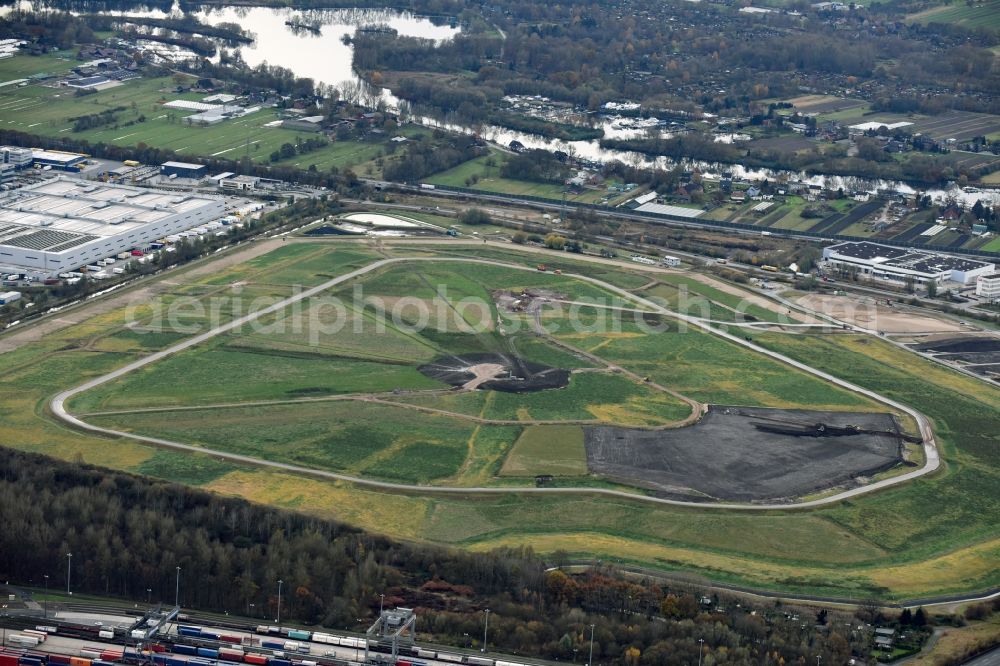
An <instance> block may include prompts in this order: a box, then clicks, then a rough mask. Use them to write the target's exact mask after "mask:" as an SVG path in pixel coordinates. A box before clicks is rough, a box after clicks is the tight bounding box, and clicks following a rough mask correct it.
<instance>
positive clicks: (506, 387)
mask: <svg viewBox="0 0 1000 666" xmlns="http://www.w3.org/2000/svg"><path fill="white" fill-rule="evenodd" d="M483 363H496V364H498V365H502V366H504V368H505V369H506V370H507V376H506V377H503V378H498V379H493V380H490V381H488V382H484V383H482V384H480V385H479V388H480V389H485V390H490V391H505V392H508V393H527V392H530V391H543V390H545V389H556V388H563V387H564V386H566V385H567V384H569V374H570V372H569V370H564V369H563V368H553V367H550V366H547V365H543V364H541V363H535V362H533V361H526V360H524V359H523V358H520V357H519V356H513V355H510V354H489V353H486V354H461V355H455V356H442V357H441V358H437V359H434V360H433V361H431V362H430V363H426V364H424V365H422V366H420V367H419V368H417V369H418V370H419V371H420V372H422V373H423V374H425V375H427V376H428V377H431V378H433V379H437V380H439V381H442V382H444V383H446V384H451V385H452V386H462V385H464V384H466V383H467V382H469V381H471V380H472V379H474V375H473V373H471V372H469V370H468V368H469V366H473V365H481V364H483Z"/></svg>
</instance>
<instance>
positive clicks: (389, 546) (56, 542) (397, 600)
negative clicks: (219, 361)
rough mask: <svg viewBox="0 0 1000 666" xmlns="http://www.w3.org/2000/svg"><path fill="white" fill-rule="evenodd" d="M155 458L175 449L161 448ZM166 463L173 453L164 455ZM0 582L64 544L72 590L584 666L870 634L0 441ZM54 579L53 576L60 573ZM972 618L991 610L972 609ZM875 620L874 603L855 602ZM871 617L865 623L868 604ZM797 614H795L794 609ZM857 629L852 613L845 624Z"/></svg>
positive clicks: (777, 656) (50, 571)
mask: <svg viewBox="0 0 1000 666" xmlns="http://www.w3.org/2000/svg"><path fill="white" fill-rule="evenodd" d="M156 455H175V454H172V453H171V454H166V453H165V452H161V453H157V454H156ZM176 455H180V454H176ZM0 521H2V524H3V525H4V526H5V529H4V530H2V531H0V576H2V577H3V578H4V579H6V580H10V581H11V582H12V583H20V584H30V583H34V584H36V585H37V584H39V583H40V582H41V581H42V579H43V577H44V576H46V575H49V576H50V583H51V584H53V585H55V584H56V581H60V578H61V573H60V572H64V571H65V570H66V561H67V557H66V555H67V553H72V554H73V559H72V562H73V574H72V586H73V589H74V590H75V591H77V592H83V593H92V594H102V595H109V596H117V597H122V598H125V599H134V600H144V599H145V598H146V594H147V593H146V590H147V589H150V590H151V593H150V594H151V596H152V597H153V598H156V599H163V600H167V601H169V600H172V599H173V595H174V591H175V589H174V585H175V580H176V579H175V576H176V571H177V567H180V570H181V579H180V580H181V585H180V595H181V596H180V601H181V604H182V605H183V606H184V607H186V608H192V609H201V610H212V611H229V612H230V613H231V614H240V615H258V616H259V617H260V616H263V617H273V615H274V614H275V613H276V611H277V580H278V579H281V580H283V581H285V584H286V586H287V587H285V594H284V595H283V597H282V617H283V618H288V619H289V620H290V621H294V622H298V623H303V624H306V625H322V626H325V627H331V628H340V629H344V628H347V629H358V628H359V627H360V625H359V624H358V619H359V618H360V619H361V620H362V624H364V623H366V622H368V621H370V620H371V618H372V617H373V615H374V614H375V613H377V610H378V607H379V604H380V595H385V598H384V603H385V605H386V606H389V607H391V606H395V605H399V606H406V607H411V608H415V609H416V610H417V612H418V614H419V615H420V622H419V625H418V630H419V632H420V634H419V636H418V638H419V640H421V641H433V642H437V643H442V644H451V645H457V646H465V647H478V646H479V645H480V643H479V639H478V636H480V635H481V631H482V622H483V615H484V610H485V609H486V608H489V609H490V611H491V615H490V634H489V645H490V649H495V650H497V651H503V652H507V653H514V654H523V655H529V656H535V657H546V658H551V659H560V660H567V661H568V660H570V659H575V658H576V657H577V656H578V655H579V656H580V657H581V658H582V656H583V655H584V654H586V650H588V649H589V645H590V640H591V632H592V633H593V641H594V659H595V663H598V664H616V665H617V664H622V665H627V666H639V665H649V666H673V665H677V666H680V665H681V664H691V663H694V662H696V661H698V659H699V653H700V657H701V659H702V660H703V662H704V663H705V664H706V666H722V665H728V664H733V665H737V664H740V665H743V664H770V663H777V664H792V663H794V664H800V665H804V664H807V663H812V661H813V660H814V659H815V658H816V655H819V656H820V657H821V659H822V661H823V662H824V663H846V661H847V660H848V658H850V656H851V655H852V654H861V653H863V652H864V651H865V650H866V649H867V648H866V646H867V644H868V641H869V640H870V636H869V635H867V633H866V632H864V631H861V632H859V631H857V630H851V629H850V628H847V629H845V626H847V625H849V624H852V619H851V618H852V614H851V613H850V612H844V611H823V613H822V615H821V616H820V615H816V614H815V612H814V611H810V610H807V609H799V608H794V607H786V606H783V605H781V603H780V602H778V603H767V604H764V603H759V604H753V603H747V602H746V600H742V601H740V600H738V599H737V598H734V597H731V596H729V595H726V594H722V593H717V594H712V595H711V596H710V597H706V596H705V595H704V594H703V593H699V592H697V591H695V590H693V589H689V588H686V587H683V586H673V585H666V584H663V583H660V582H657V581H654V580H652V579H645V578H639V577H630V578H624V577H621V576H619V575H617V574H615V573H613V572H612V571H610V570H607V569H601V568H596V569H592V570H590V571H589V572H587V573H585V574H576V575H570V574H566V573H564V572H563V571H561V570H558V569H555V570H548V567H549V565H550V564H553V563H555V564H559V563H560V562H563V561H565V556H564V555H559V554H557V555H556V556H555V557H554V560H553V562H548V563H547V562H545V561H543V560H542V559H541V558H539V557H538V556H536V555H535V554H534V553H532V551H531V550H530V549H499V550H495V551H492V552H487V553H469V552H464V551H460V550H456V549H447V548H442V547H437V546H432V545H427V544H421V543H401V542H396V541H393V540H391V539H388V538H386V537H381V536H375V535H372V534H367V533H365V532H362V531H360V530H358V529H355V528H352V527H348V526H346V525H343V524H340V523H337V522H335V521H332V520H326V519H322V518H318V517H315V516H309V515H305V514H301V513H295V512H292V511H286V510H282V509H277V508H272V507H267V506H261V505H256V504H252V503H249V502H247V501H244V500H242V499H238V498H232V497H222V496H217V495H213V494H210V493H207V492H204V491H201V490H198V489H194V488H190V487H186V486H180V485H176V484H172V483H169V482H166V481H162V480H156V479H151V478H147V477H141V476H136V475H132V474H127V473H123V472H117V471H109V470H104V469H100V468H97V467H93V466H90V465H86V464H83V463H82V462H79V461H78V462H76V463H71V462H66V461H61V460H54V459H50V458H46V457H43V456H40V455H37V454H32V453H25V452H20V451H15V450H12V449H7V448H0ZM60 582H61V581H60ZM987 612H990V611H989V610H987ZM857 613H859V614H864V616H865V617H866V618H867V620H866V621H873V622H879V621H882V619H883V618H882V617H881V616H880V614H879V611H878V607H877V604H876V605H874V608H873V609H872V608H868V609H866V608H860V609H858V611H857ZM869 613H871V614H872V615H871V616H868V614H869ZM800 615H801V616H802V617H801V619H800ZM854 624H856V622H854Z"/></svg>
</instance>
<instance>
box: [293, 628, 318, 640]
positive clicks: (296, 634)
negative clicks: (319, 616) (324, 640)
mask: <svg viewBox="0 0 1000 666" xmlns="http://www.w3.org/2000/svg"><path fill="white" fill-rule="evenodd" d="M311 635H312V634H311V633H310V632H308V631H302V630H300V629H289V630H288V637H289V638H294V639H295V640H297V641H307V640H309V637H310V636H311Z"/></svg>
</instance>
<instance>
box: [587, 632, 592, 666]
mask: <svg viewBox="0 0 1000 666" xmlns="http://www.w3.org/2000/svg"><path fill="white" fill-rule="evenodd" d="M593 663H594V625H590V657H589V658H588V659H587V666H593Z"/></svg>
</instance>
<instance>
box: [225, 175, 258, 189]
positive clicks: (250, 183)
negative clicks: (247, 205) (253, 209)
mask: <svg viewBox="0 0 1000 666" xmlns="http://www.w3.org/2000/svg"><path fill="white" fill-rule="evenodd" d="M259 183H260V178H257V177H256V176H230V177H229V178H222V179H220V180H219V187H221V188H222V189H224V190H255V189H257V185H258V184H259Z"/></svg>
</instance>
